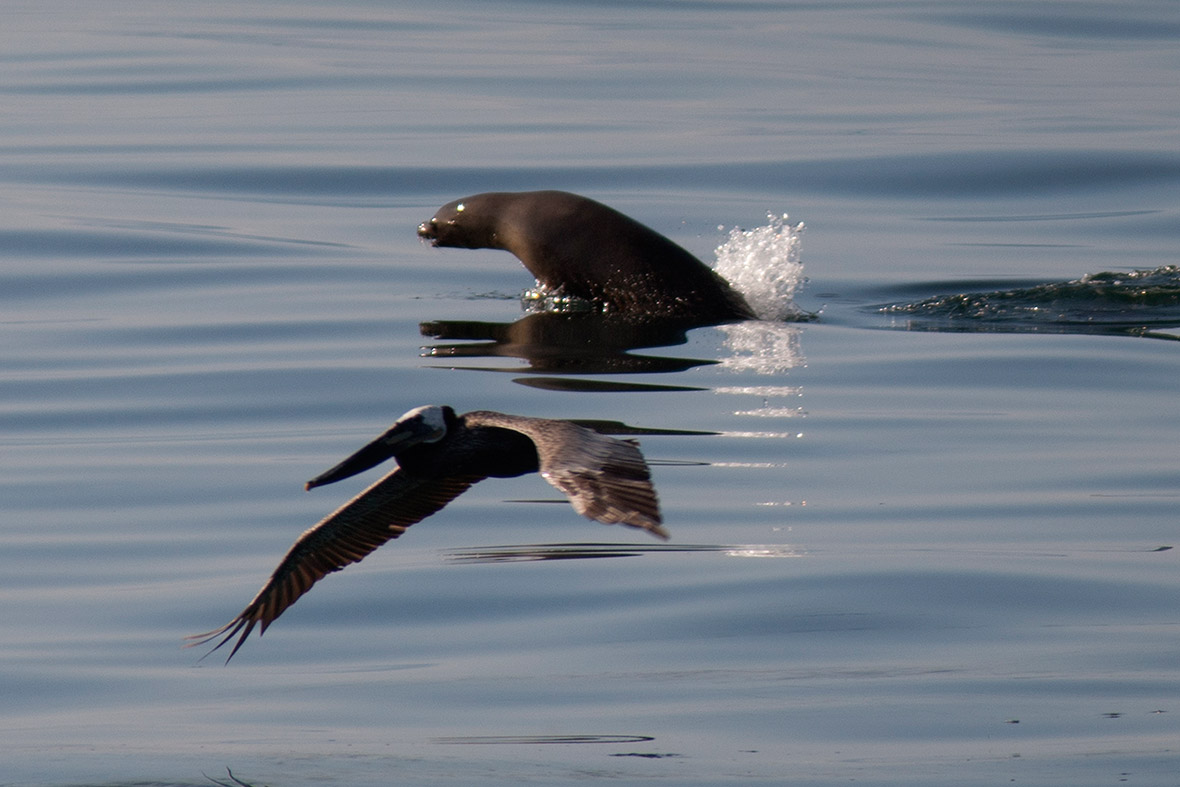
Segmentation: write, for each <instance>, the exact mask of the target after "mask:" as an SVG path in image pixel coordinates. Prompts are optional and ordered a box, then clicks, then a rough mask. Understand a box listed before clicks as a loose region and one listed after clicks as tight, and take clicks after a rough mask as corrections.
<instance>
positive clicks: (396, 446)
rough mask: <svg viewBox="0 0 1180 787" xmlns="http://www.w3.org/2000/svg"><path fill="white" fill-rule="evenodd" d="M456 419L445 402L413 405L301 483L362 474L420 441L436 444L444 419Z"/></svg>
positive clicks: (309, 484)
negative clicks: (372, 437) (366, 441)
mask: <svg viewBox="0 0 1180 787" xmlns="http://www.w3.org/2000/svg"><path fill="white" fill-rule="evenodd" d="M454 418H455V411H454V410H452V409H451V408H450V407H448V406H446V405H438V404H430V405H425V406H423V407H415V408H414V409H413V410H410V411H409V412H407V413H406V414H405V415H403V416H402V417H401V418H398V419H397V421H395V422H394V424H393V426H391V427H389V429H388V430H387V431H386V432H385V434H383V435H381V436H380V437H378V438H377V439H376V440H374V441H373V442H371V443H369V444H368V445H366V446H365V447H364V448H361V449H360V450H359V451H357V452H356V453H355V454H353V455H352V456H350V457H348V458H347V459H345V460H344V461H343V462H341V463H340V464H338V465H336V466H335V467H333V468H332V469H331V470H328V471H327V472H324V473H321V474H319V475H318V476H316V477H315V478H313V479H311V480H310V481H308V482H307V483H306V484H304V486H303V488H304V489H315V488H316V487H317V486H323V485H325V484H331V483H333V482H336V481H340V480H342V479H345V478H348V477H350V476H354V475H356V474H357V473H363V472H364V471H366V470H368V469H369V468H371V467H376V466H377V465H379V464H381V463H382V462H384V461H385V460H386V459H389V458H390V457H393V456H397V455H398V454H399V453H401V452H402V451H405V450H406V449H407V448H412V447H413V446H416V445H420V444H422V443H437V442H438V441H439V440H441V439H443V438H444V437H446V435H447V422H448V421H449V420H453V419H454Z"/></svg>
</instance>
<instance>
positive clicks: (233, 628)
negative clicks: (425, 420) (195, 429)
mask: <svg viewBox="0 0 1180 787" xmlns="http://www.w3.org/2000/svg"><path fill="white" fill-rule="evenodd" d="M482 480H483V476H455V477H450V478H426V479H423V478H416V477H414V476H412V475H410V474H408V473H406V472H405V471H404V470H402V469H400V468H399V469H397V470H394V471H393V472H392V473H390V474H389V475H387V476H385V478H382V479H381V480H380V481H378V482H377V483H375V484H373V485H372V486H370V487H369V488H368V489H366V490H365V491H363V492H361V493H360V494H359V495H357V496H356V497H354V498H353V499H352V500H350V501H349V502H348V503H345V504H344V505H343V506H341V507H340V508H339V509H337V510H336V511H335V512H334V513H332V514H330V515H329V516H327V517H326V518H325V519H324V520H323V521H322V522H320V523H319V524H318V525H316V526H315V527H313V528H311V529H310V530H307V531H306V532H305V533H304V534H303V535H301V536H300V537H299V538H298V539H297V540H296V541H295V544H294V545H293V546H292V547H291V549H290V550H288V552H287V554H286V556H285V557H284V558H283V560H282V562H280V563H279V566H278V568H276V569H275V570H274V573H273V574H271V577H270V579H269V580H268V581H267V583H266V584H265V585H263V587H262V589H261V590H260V591H258V595H256V596H255V597H254V600H253V601H251V602H250V604H249V605H247V607H246V608H245V609H244V610H242V612H241V614H239V615H238V616H237V617H236V618H234V619H233V620H231V621H230V622H229V623H226V624H225V625H224V626H222V627H220V628H218V629H215V630H213V631H209V632H206V633H204V634H196V635H193V636H191V637H187V639H190V640H193V641H192V642H190V643H189V644H188V647H193V646H196V645H202V644H205V643H207V642H210V641H211V640H214V639H216V638H218V637H222V639H221V641H220V642H218V643H217V645H215V646H214V647H213V649H212V650H210V651H209V653H212V652H213V651H214V650H217V649H218V648H220V647H221V646H222V645H224V644H225V643H227V642H229V641H230V640H231V639H233V638H234V637H235V636H236V637H237V638H238V641H237V643H236V644H235V645H234V647H233V650H231V651H230V654H229V657H228V658H226V662H228V661H229V660H230V659H232V658H233V657H234V654H235V653H237V652H238V649H239V648H240V647H242V645H243V643H245V641H246V638H247V637H249V636H250V632H251V631H253V630H254V627H255V626H259V630H258V634H259V636H261V635H262V634H263V632H265V631H266V629H267V627H268V626H269V625H270V624H271V623H273V622H274V621H275V619H276V618H278V617H279V615H282V614H283V611H284V610H286V609H287V607H289V606H291V605H292V604H294V603H295V601H296V600H297V599H298V598H299V597H300V596H302V595H303V594H304V593H306V592H307V591H308V590H310V589H311V586H312V585H314V584H315V583H316V582H318V581H319V580H320V579H321V578H323V577H324V576H326V575H327V574H330V573H331V572H333V571H339V570H340V569H342V568H344V567H345V566H347V565H349V564H350V563H356V562H358V561H360V560H362V559H363V558H365V557H366V556H367V555H368V554H369V553H371V552H372V551H373V550H375V549H377V547H379V546H381V545H382V544H384V543H385V542H386V541H389V540H390V539H393V538H397V537H398V536H400V535H401V534H402V533H404V532H406V528H408V527H409V526H410V525H412V524H414V523H415V522H420V521H422V520H423V519H425V518H426V517H428V516H430V515H431V514H433V513H434V512H436V511H438V510H439V509H441V508H442V507H443V506H445V505H446V504H447V503H449V502H451V501H452V500H454V499H455V498H456V497H458V496H459V495H461V494H462V493H463V492H465V491H466V490H467V489H468V488H469V487H470V486H471V485H472V484H474V483H477V482H478V481H482ZM223 635H224V636H223ZM206 655H208V654H206Z"/></svg>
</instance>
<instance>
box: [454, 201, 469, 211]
mask: <svg viewBox="0 0 1180 787" xmlns="http://www.w3.org/2000/svg"><path fill="white" fill-rule="evenodd" d="M465 207H467V206H466V205H464V204H463V203H462V202H460V203H459V204H458V205H456V206H455V212H456V213H462V212H463V209H464V208H465Z"/></svg>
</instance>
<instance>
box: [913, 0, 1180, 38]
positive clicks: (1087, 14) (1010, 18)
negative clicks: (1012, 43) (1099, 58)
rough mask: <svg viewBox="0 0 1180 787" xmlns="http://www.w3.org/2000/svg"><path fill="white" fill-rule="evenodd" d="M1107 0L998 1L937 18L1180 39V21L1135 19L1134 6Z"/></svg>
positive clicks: (1061, 32)
mask: <svg viewBox="0 0 1180 787" xmlns="http://www.w3.org/2000/svg"><path fill="white" fill-rule="evenodd" d="M1113 8H1114V6H1110V5H1107V4H1106V3H1100V4H1099V3H1093V4H1092V3H1067V4H1061V3H1051V4H1050V3H1027V4H1026V3H1018V4H1007V3H1003V4H998V5H996V6H994V7H993V9H994V10H991V11H988V10H984V11H980V9H979V7H978V6H973V7H972V8H971V10H970V11H966V12H962V13H948V14H938V15H936V16H935V17H933V19H934V20H936V21H942V22H944V23H947V24H950V25H954V26H956V27H965V28H967V29H969V30H980V31H986V32H991V33H1008V34H1013V35H1023V36H1038V37H1041V38H1057V39H1067V40H1073V41H1077V40H1080V39H1092V40H1096V41H1144V42H1145V41H1170V40H1175V39H1177V38H1180V23H1178V22H1176V21H1175V20H1170V19H1159V18H1146V19H1135V18H1133V17H1132V16H1131V15H1129V14H1128V13H1126V12H1128V11H1132V10H1133V6H1131V5H1125V6H1119V10H1120V13H1118V14H1113V13H1111V11H1112V10H1113Z"/></svg>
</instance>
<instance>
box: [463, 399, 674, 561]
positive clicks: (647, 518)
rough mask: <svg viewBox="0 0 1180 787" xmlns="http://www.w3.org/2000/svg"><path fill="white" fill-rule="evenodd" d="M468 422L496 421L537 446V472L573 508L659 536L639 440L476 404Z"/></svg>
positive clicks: (492, 423) (490, 423)
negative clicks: (479, 407) (621, 438)
mask: <svg viewBox="0 0 1180 787" xmlns="http://www.w3.org/2000/svg"><path fill="white" fill-rule="evenodd" d="M463 419H464V421H466V422H467V424H468V425H475V424H479V425H486V426H499V427H502V428H505V429H514V430H516V431H518V432H520V433H521V434H524V435H526V436H528V437H529V438H530V439H531V440H532V441H533V444H534V445H535V446H536V448H537V457H538V459H539V460H540V466H541V467H540V472H541V476H542V477H543V478H544V479H545V480H546V481H548V482H549V483H550V484H552V485H553V486H555V487H557V488H558V489H560V490H561V491H562V492H564V493H565V494H566V495H567V496H568V497H569V499H570V503H571V504H572V505H573V507H574V510H575V511H577V512H578V513H579V514H581V515H582V516H585V517H588V518H590V519H594V520H597V521H599V522H602V523H604V524H608V525H613V524H622V525H629V526H630V527H638V528H643V529H644V530H647V531H648V532H650V533H652V534H653V535H656V536H659V537H660V538H665V539H666V538H668V532H667V531H666V530H664V528H663V527H661V526H660V524H661V523H662V522H663V518H662V517H661V515H660V504H659V500H658V499H657V497H656V490H655V487H653V486H652V483H651V471H650V470H649V469H648V466H647V462H645V461H644V459H643V454H642V453H640V451H639V444H638V443H636V442H635V441H633V440H616V439H615V438H613V437H608V436H606V435H602V434H599V433H597V432H594V431H592V430H590V429H586V428H584V427H581V426H578V425H577V424H572V423H570V422H569V421H557V420H550V419H547V418H527V417H525V416H517V415H505V414H504V413H494V412H491V411H487V410H481V411H478V412H474V413H467V414H465V415H464V416H463Z"/></svg>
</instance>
